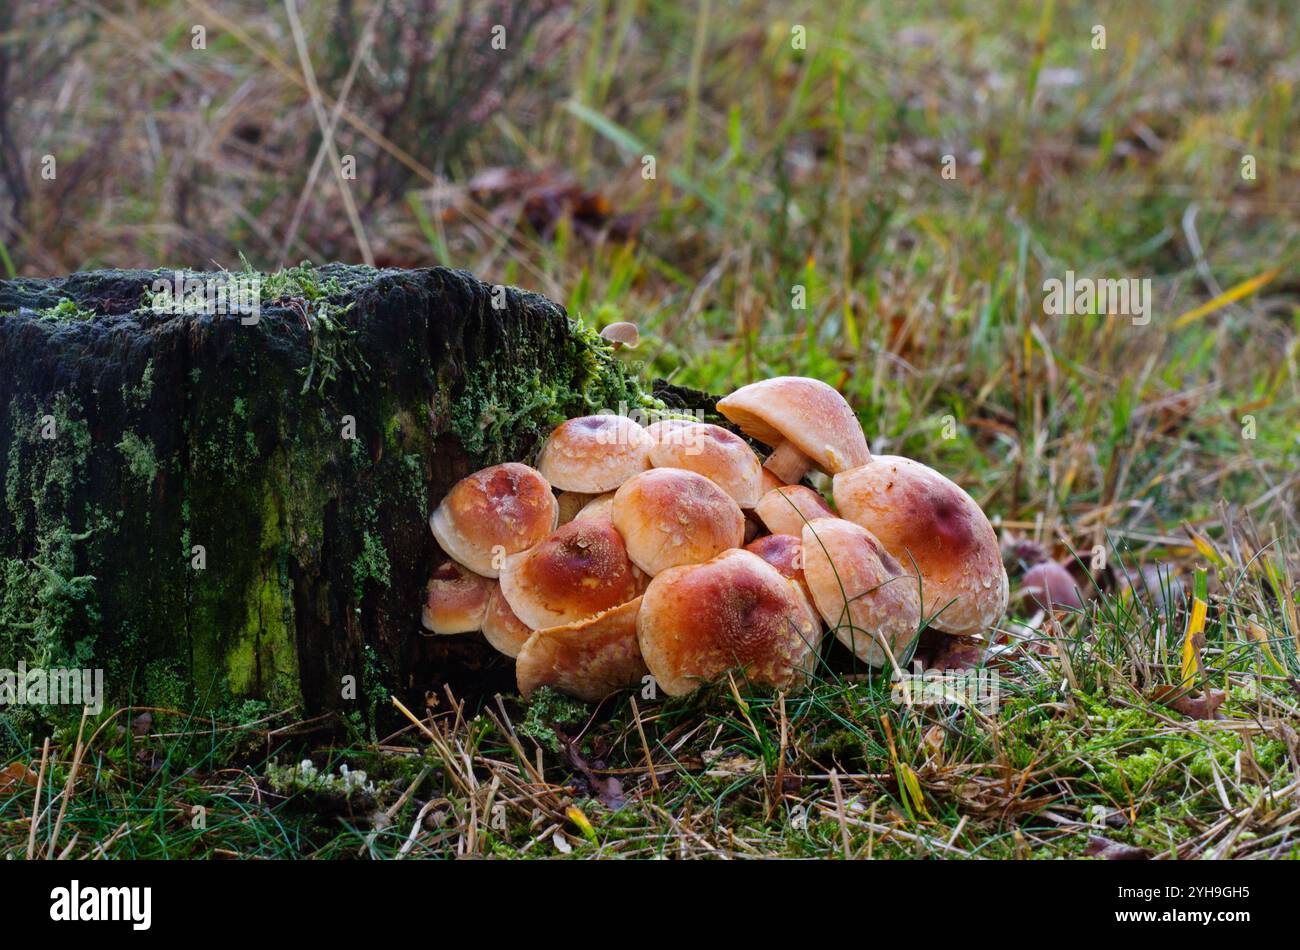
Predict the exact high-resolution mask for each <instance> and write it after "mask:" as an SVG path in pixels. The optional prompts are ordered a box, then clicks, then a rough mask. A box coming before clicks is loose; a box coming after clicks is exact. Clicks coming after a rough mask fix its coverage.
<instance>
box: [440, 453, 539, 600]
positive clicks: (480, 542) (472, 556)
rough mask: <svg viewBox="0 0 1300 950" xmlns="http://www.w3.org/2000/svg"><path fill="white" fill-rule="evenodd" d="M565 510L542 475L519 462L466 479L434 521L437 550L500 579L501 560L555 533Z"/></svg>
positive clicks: (451, 495)
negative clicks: (557, 522) (557, 501)
mask: <svg viewBox="0 0 1300 950" xmlns="http://www.w3.org/2000/svg"><path fill="white" fill-rule="evenodd" d="M559 514H560V510H559V506H558V505H557V504H556V501H555V496H554V495H553V494H551V486H550V485H549V484H547V482H546V479H545V478H543V477H542V474H541V472H538V471H537V470H536V469H534V468H529V467H528V466H527V465H520V464H519V463H518V462H506V463H504V464H502V465H493V466H491V467H490V468H485V469H483V470H482V471H478V472H475V473H474V474H473V475H470V476H468V477H467V478H462V479H461V480H460V481H458V482H457V483H456V484H455V485H452V486H451V490H450V491H449V492H447V495H446V497H444V498H443V499H442V502H441V503H440V504H439V505H438V507H437V508H436V509H434V512H433V514H431V515H430V516H429V528H430V529H431V530H432V531H433V536H434V537H435V538H436V539H437V540H438V546H439V547H441V548H442V549H443V551H444V552H446V554H447V555H448V556H449V557H451V558H452V559H454V560H456V561H459V562H460V563H461V564H463V565H465V566H466V567H468V568H469V569H470V570H471V571H473V572H474V573H475V574H482V575H483V576H484V577H497V576H498V575H499V574H500V565H501V561H500V560H499V559H498V556H504V555H508V554H514V553H515V552H516V551H523V550H524V549H526V548H530V547H532V546H533V545H534V544H536V543H537V542H538V541H540V540H542V538H544V537H546V536H547V535H548V534H549V533H550V532H552V531H554V530H555V525H556V521H557V520H558V518H559Z"/></svg>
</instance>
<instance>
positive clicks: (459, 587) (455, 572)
mask: <svg viewBox="0 0 1300 950" xmlns="http://www.w3.org/2000/svg"><path fill="white" fill-rule="evenodd" d="M494 586H495V584H494V583H493V582H492V581H491V580H489V579H488V578H486V577H482V576H480V575H478V574H475V573H474V572H473V571H471V570H469V569H467V568H466V567H464V566H463V565H460V564H457V563H456V562H455V561H450V560H448V561H443V562H442V563H441V564H439V565H438V566H437V567H435V568H434V569H433V571H432V572H431V573H430V574H429V582H428V583H427V584H426V585H425V587H424V608H423V610H422V611H421V615H420V622H421V624H423V626H424V629H425V630H428V631H429V632H430V633H469V632H470V631H472V630H478V629H479V628H480V627H482V625H483V612H484V610H486V609H487V604H488V597H489V596H490V595H491V593H492V588H493V587H494Z"/></svg>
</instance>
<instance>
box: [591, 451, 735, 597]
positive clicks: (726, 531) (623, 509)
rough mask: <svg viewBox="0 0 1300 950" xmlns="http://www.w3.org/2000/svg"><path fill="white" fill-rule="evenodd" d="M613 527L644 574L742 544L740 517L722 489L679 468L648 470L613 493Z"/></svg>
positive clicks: (655, 572)
mask: <svg viewBox="0 0 1300 950" xmlns="http://www.w3.org/2000/svg"><path fill="white" fill-rule="evenodd" d="M613 520H614V527H615V528H617V529H618V532H619V534H621V535H622V536H623V540H624V541H625V542H626V543H627V553H628V556H629V557H631V558H632V561H633V562H634V563H635V564H636V566H637V567H639V568H641V570H643V571H645V572H646V573H647V574H649V575H650V576H652V577H653V576H654V575H655V574H658V573H659V572H660V571H662V570H665V569H667V568H670V567H677V566H678V565H681V564H698V563H700V562H702V561H707V560H708V559H709V558H711V557H714V556H715V555H717V554H721V553H722V552H723V551H725V550H727V549H728V548H738V547H740V545H741V544H742V543H743V542H744V537H745V516H744V515H743V514H741V513H740V507H739V506H738V505H737V504H736V502H735V500H734V499H732V497H731V496H730V495H728V494H727V493H726V492H725V491H723V490H722V489H721V488H719V487H718V486H717V485H715V484H714V483H713V482H711V481H709V480H708V479H707V478H705V477H704V476H703V475H699V474H697V473H695V472H688V471H686V470H685V469H681V468H652V469H650V470H649V471H648V472H642V473H641V474H640V475H636V476H634V477H633V478H629V479H628V480H627V481H626V482H624V483H623V486H622V487H621V488H619V490H618V491H617V492H615V494H614V507H613Z"/></svg>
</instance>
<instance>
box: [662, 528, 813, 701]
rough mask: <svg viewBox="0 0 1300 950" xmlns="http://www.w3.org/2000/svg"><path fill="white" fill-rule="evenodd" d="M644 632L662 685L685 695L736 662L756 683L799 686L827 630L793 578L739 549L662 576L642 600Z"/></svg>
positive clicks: (668, 690) (673, 569)
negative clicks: (813, 614)
mask: <svg viewBox="0 0 1300 950" xmlns="http://www.w3.org/2000/svg"><path fill="white" fill-rule="evenodd" d="M637 639H638V641H639V642H640V644H641V655H642V656H643V657H644V658H645V663H646V666H647V667H648V668H649V670H650V672H651V674H652V675H653V676H654V677H655V679H656V681H657V682H658V684H659V687H660V688H661V689H662V690H663V691H664V692H665V693H667V694H668V695H669V696H684V695H686V694H687V693H690V692H692V691H693V690H695V689H696V688H697V687H699V686H700V685H701V684H702V683H704V682H706V681H708V680H710V679H713V678H715V677H717V676H720V675H722V674H723V673H725V672H727V671H728V670H731V669H737V668H739V669H741V670H743V673H744V676H746V677H747V678H748V679H749V680H750V681H751V682H756V683H763V684H767V685H770V686H775V687H777V688H779V689H787V688H792V687H797V686H800V685H802V684H803V683H804V681H805V680H806V678H807V676H808V674H809V672H810V671H811V669H812V665H813V663H814V661H815V658H816V652H817V646H818V644H819V642H820V640H821V631H820V628H819V627H818V626H817V625H815V624H814V623H813V622H812V620H811V618H810V617H809V615H808V610H807V604H805V603H803V598H802V595H801V594H800V593H799V591H798V588H797V587H796V586H795V585H794V584H793V582H791V581H789V580H787V579H786V578H784V577H782V576H781V574H780V572H779V571H777V569H776V568H774V567H773V566H772V565H770V564H768V563H767V562H766V561H764V560H763V559H762V558H760V557H759V556H758V555H756V554H753V553H751V552H749V551H742V550H738V549H737V550H731V551H726V552H724V553H722V554H720V555H718V556H717V557H716V558H714V559H713V560H711V561H708V562H706V563H704V564H688V565H683V566H681V567H673V568H669V569H668V570H666V571H664V572H663V573H662V574H659V575H658V576H656V577H655V578H654V579H653V580H652V581H651V582H650V586H649V587H647V588H646V592H645V596H644V597H643V598H642V600H641V612H640V613H639V614H638V615H637Z"/></svg>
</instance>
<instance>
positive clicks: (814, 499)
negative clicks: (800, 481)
mask: <svg viewBox="0 0 1300 950" xmlns="http://www.w3.org/2000/svg"><path fill="white" fill-rule="evenodd" d="M754 513H755V514H757V515H758V517H759V518H760V519H762V521H763V524H765V525H767V530H768V531H771V532H772V533H773V534H792V535H794V536H795V537H799V536H800V535H801V534H802V533H803V526H804V525H805V524H807V523H808V522H809V521H814V520H816V519H817V518H834V517H835V512H834V511H832V510H831V506H830V505H828V504H826V499H824V498H822V496H821V495H819V494H817V492H815V491H813V490H812V489H811V488H808V487H806V486H804V485H783V486H781V487H780V488H774V489H772V490H771V491H770V492H768V493H767V494H765V495H764V496H763V497H762V499H760V500H759V502H758V507H756V508H755V509H754Z"/></svg>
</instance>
